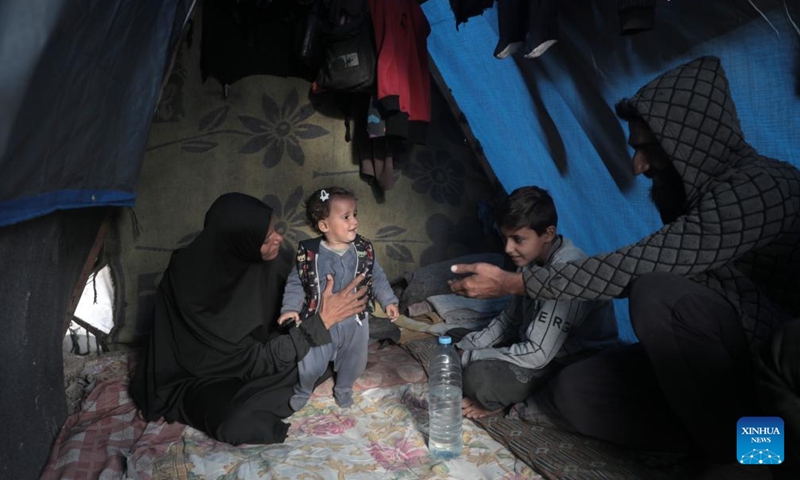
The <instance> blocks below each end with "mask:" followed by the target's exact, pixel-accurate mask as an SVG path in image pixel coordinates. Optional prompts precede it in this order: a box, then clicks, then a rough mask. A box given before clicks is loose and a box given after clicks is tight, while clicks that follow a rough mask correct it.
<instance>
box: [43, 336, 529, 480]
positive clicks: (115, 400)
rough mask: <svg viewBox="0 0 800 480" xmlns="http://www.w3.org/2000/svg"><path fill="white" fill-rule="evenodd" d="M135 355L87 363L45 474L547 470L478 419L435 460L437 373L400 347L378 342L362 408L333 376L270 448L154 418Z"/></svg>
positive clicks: (511, 474)
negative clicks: (433, 390) (432, 383)
mask: <svg viewBox="0 0 800 480" xmlns="http://www.w3.org/2000/svg"><path fill="white" fill-rule="evenodd" d="M132 363H133V362H129V355H128V354H124V353H122V354H120V353H115V354H110V355H104V356H102V357H99V358H97V359H95V360H91V361H89V362H87V363H86V365H85V366H84V368H83V370H82V372H81V375H80V376H81V378H82V379H83V380H84V381H85V383H86V384H87V387H86V391H87V392H86V395H85V398H84V399H83V401H82V402H81V408H80V410H79V411H78V412H77V413H75V414H73V415H71V416H70V417H69V418H68V419H67V422H66V423H65V424H64V426H63V427H62V429H61V432H60V434H59V437H58V438H57V440H56V442H55V445H54V447H53V450H52V452H51V456H50V460H49V462H48V464H47V466H46V467H45V471H44V473H43V476H42V478H43V479H46V480H47V479H82V478H102V479H104V480H105V479H123V478H125V479H128V478H130V479H143V480H154V479H176V478H177V479H189V478H209V479H210V478H220V477H223V478H227V479H235V478H264V477H267V478H304V477H305V478H319V479H326V478H330V479H338V478H344V477H346V478H348V479H359V478H365V479H367V478H370V479H371V478H414V479H421V478H426V479H427V478H430V479H434V478H435V479H463V478H492V479H496V478H505V479H523V478H524V479H528V478H541V477H539V476H538V475H537V474H535V473H534V471H533V470H532V469H531V467H529V466H528V465H527V464H526V463H525V462H523V461H521V460H519V459H517V458H516V457H515V456H514V455H513V454H512V453H511V452H510V451H509V450H508V449H507V448H506V447H504V446H503V445H501V444H500V443H499V442H497V441H496V440H494V439H493V438H492V437H491V435H489V434H488V433H487V432H486V431H485V430H483V429H482V428H480V427H478V426H477V425H475V424H474V423H472V422H470V421H466V422H464V431H465V433H464V442H465V449H464V453H463V454H462V455H461V456H460V457H459V458H457V459H455V460H450V461H444V462H443V461H437V460H435V459H433V458H431V457H430V456H429V455H428V449H427V445H426V434H425V432H426V430H427V426H426V425H427V403H426V398H427V382H426V381H425V380H426V378H427V377H426V375H425V372H424V370H423V368H422V366H421V365H420V363H419V362H418V361H417V360H416V359H414V358H413V357H412V356H411V355H409V354H408V353H407V352H406V351H405V350H403V349H401V348H399V347H397V346H394V345H389V346H387V347H386V348H380V347H379V344H373V345H371V346H370V351H369V357H368V365H367V370H366V371H365V372H364V374H363V375H362V376H361V377H360V378H359V380H358V382H357V383H356V385H355V386H354V391H355V392H356V394H355V404H354V406H352V407H351V408H349V409H340V408H339V407H337V406H336V405H335V403H334V401H333V398H332V396H331V388H332V381H331V380H328V381H327V382H325V383H323V384H322V385H320V386H319V387H318V388H317V389H316V391H315V392H314V395H312V398H311V400H310V401H309V403H308V404H307V405H306V406H305V407H304V408H303V409H301V410H300V411H298V412H297V413H295V415H293V416H292V417H290V418H289V419H287V421H288V422H291V427H290V429H289V433H288V438H287V440H286V442H285V443H283V444H278V445H267V446H264V445H240V446H237V447H234V446H231V445H227V444H224V443H221V442H217V441H215V440H213V439H211V438H209V437H208V436H207V435H205V434H203V433H202V432H200V431H198V430H195V429H193V428H191V427H186V426H184V425H181V424H179V423H173V424H167V423H165V422H163V421H158V422H150V423H147V422H145V421H144V420H143V419H142V417H141V416H140V415H138V412H137V410H136V408H135V406H134V404H133V403H132V402H131V400H130V398H129V397H128V394H127V388H128V379H129V371H130V370H131V367H132Z"/></svg>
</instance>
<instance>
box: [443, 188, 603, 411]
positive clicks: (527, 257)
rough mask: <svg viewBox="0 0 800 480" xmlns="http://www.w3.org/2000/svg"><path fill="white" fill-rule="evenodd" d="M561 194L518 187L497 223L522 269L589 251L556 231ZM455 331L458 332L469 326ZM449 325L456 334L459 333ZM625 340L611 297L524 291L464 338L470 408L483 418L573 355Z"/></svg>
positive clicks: (538, 384) (511, 401)
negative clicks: (554, 296)
mask: <svg viewBox="0 0 800 480" xmlns="http://www.w3.org/2000/svg"><path fill="white" fill-rule="evenodd" d="M557 222H558V215H557V213H556V207H555V204H554V203H553V199H552V198H551V197H550V195H549V194H548V193H547V191H545V190H543V189H541V188H538V187H521V188H518V189H516V190H514V191H513V192H512V193H511V195H510V196H509V197H508V198H507V199H506V200H505V201H504V202H503V203H502V204H501V205H500V207H499V209H498V213H497V223H498V226H499V228H500V232H501V233H502V234H503V237H504V239H505V251H506V253H507V254H508V256H509V257H511V260H512V261H513V262H514V265H516V266H517V268H518V269H519V270H521V269H524V268H527V267H529V266H531V265H532V264H534V262H535V264H537V265H542V266H548V265H552V264H557V263H561V262H568V261H570V260H574V259H576V258H581V257H585V256H586V255H585V254H584V253H583V252H582V251H581V250H580V249H579V248H577V247H576V246H574V245H573V244H572V242H570V241H569V240H568V239H566V238H564V237H563V236H561V235H558V234H557V233H556V224H557ZM451 332H452V335H453V336H455V338H458V337H459V333H461V332H453V331H451ZM451 332H448V333H451ZM617 343H618V334H617V323H616V319H615V318H614V309H613V305H612V304H611V303H610V302H608V301H602V302H600V301H538V300H534V299H532V298H530V297H527V296H516V297H514V299H513V300H512V301H511V303H510V304H509V305H508V307H507V308H506V309H505V310H504V311H503V312H502V313H501V314H500V315H499V316H497V317H496V318H494V319H493V320H492V321H491V323H489V325H488V326H486V328H484V329H483V330H480V331H476V332H472V333H468V334H466V335H465V336H463V337H462V338H461V340H460V341H459V342H458V343H456V347H457V348H459V349H461V350H463V353H462V358H461V362H462V365H463V369H464V371H463V381H464V397H465V398H464V400H463V402H462V412H463V414H464V415H465V416H466V417H468V418H480V417H483V416H486V415H491V414H494V413H498V412H501V411H503V410H505V408H506V407H509V406H511V405H513V404H515V403H519V402H523V401H525V399H526V398H527V397H528V396H530V395H531V394H533V393H534V392H535V391H536V390H538V389H539V388H541V387H542V386H543V385H544V383H545V382H546V381H547V380H548V379H549V378H551V377H552V376H553V375H555V374H556V373H557V372H558V370H560V369H561V368H562V367H564V366H565V365H567V364H569V363H570V362H571V361H574V360H577V359H580V358H585V356H587V355H590V354H591V352H592V351H597V350H599V349H601V348H605V347H608V346H612V345H616V344H617Z"/></svg>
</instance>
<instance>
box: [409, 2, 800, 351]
mask: <svg viewBox="0 0 800 480" xmlns="http://www.w3.org/2000/svg"><path fill="white" fill-rule="evenodd" d="M790 3H791V4H790ZM423 9H424V11H425V13H426V15H427V17H428V20H429V22H430V23H431V27H432V33H431V35H430V37H429V39H428V50H429V52H430V55H431V57H432V60H433V61H434V63H435V64H436V66H437V68H438V70H439V71H440V73H441V75H442V77H443V79H444V81H445V83H446V84H447V86H448V87H449V88H450V90H451V91H452V94H453V96H454V98H455V100H456V102H457V104H458V106H459V107H460V109H461V110H462V111H463V112H464V114H465V116H466V119H467V121H468V123H469V126H470V128H471V130H472V132H473V133H474V135H475V137H476V138H477V140H478V141H479V142H480V144H481V146H482V148H483V151H484V153H485V155H486V157H487V159H488V161H489V163H490V165H491V168H492V170H493V171H494V173H495V174H496V175H497V177H498V180H499V181H500V183H501V184H502V185H503V187H504V188H505V189H506V190H507V191H509V192H510V191H511V190H513V189H515V188H517V187H520V186H523V185H538V186H541V187H543V188H546V189H547V190H549V191H550V193H551V194H552V195H553V197H554V199H555V202H556V207H557V209H558V213H559V231H560V232H561V233H563V234H565V235H566V236H568V237H570V238H571V239H572V240H573V241H574V242H575V243H576V244H577V245H578V246H580V247H581V248H582V249H584V250H585V251H586V252H587V253H589V254H592V253H598V252H604V251H610V250H613V249H616V248H618V247H620V246H623V245H626V244H629V243H632V242H634V241H636V240H638V239H639V238H641V237H643V236H644V235H646V234H648V233H651V232H653V231H654V230H656V229H658V228H659V227H660V225H661V223H660V219H659V216H658V214H657V212H656V210H655V208H654V207H653V206H652V204H651V203H650V200H649V198H648V189H649V185H650V181H649V180H647V179H644V178H641V179H639V178H636V179H634V178H632V177H631V175H630V174H629V171H628V170H627V169H629V168H630V155H631V154H632V151H631V150H630V149H629V148H628V147H627V145H626V140H627V124H626V122H620V121H619V120H617V119H616V118H615V116H614V113H613V106H614V104H615V103H616V102H617V101H619V100H620V99H622V98H624V97H630V96H632V95H633V94H634V93H636V91H637V90H638V89H639V88H640V87H641V86H643V85H644V84H645V83H647V82H648V81H649V80H651V79H653V78H654V77H656V76H658V75H659V74H660V73H662V72H664V71H666V70H668V69H670V68H672V67H674V66H677V65H679V64H681V63H684V62H687V61H689V60H692V59H694V58H697V57H700V56H704V55H713V56H717V57H720V59H721V61H722V65H723V67H724V68H725V70H726V72H727V74H728V77H729V80H730V84H731V92H732V95H733V98H734V101H735V102H736V106H737V108H738V113H739V119H740V121H741V124H742V127H743V130H744V133H745V137H746V139H747V141H748V142H749V143H750V144H751V145H752V146H754V147H755V148H756V149H757V150H758V151H759V152H760V153H761V154H763V155H766V156H770V157H773V158H777V159H781V160H785V161H789V162H791V163H793V164H795V165H800V31H798V30H797V26H796V23H797V22H798V20H800V5H798V3H797V2H784V1H757V0H753V1H752V2H749V1H746V0H744V1H738V0H735V1H731V0H704V1H701V2H698V1H688V0H672V1H658V2H656V9H655V28H654V29H653V30H650V31H645V32H640V33H637V34H634V35H628V36H623V35H621V34H620V26H619V17H618V12H617V10H616V2H589V1H580V0H576V1H570V2H560V11H559V14H558V17H557V18H556V19H554V21H557V22H558V26H559V30H560V33H559V41H558V43H556V44H555V45H554V46H553V47H551V48H550V49H549V50H547V51H546V52H545V54H544V55H542V56H541V57H539V58H534V59H524V58H521V57H520V56H519V54H516V55H514V56H513V57H507V58H505V59H503V60H499V59H497V58H495V57H494V56H493V51H494V48H495V45H496V44H497V41H498V24H497V12H496V7H495V8H492V9H489V10H486V11H485V12H484V14H483V15H481V16H475V17H472V18H470V19H469V20H468V21H467V22H466V23H463V24H461V25H459V27H458V29H456V22H455V17H454V14H453V12H452V11H451V7H450V3H449V2H448V1H446V0H429V1H428V2H426V3H425V4H424V5H423ZM616 306H617V316H618V318H620V320H621V324H622V328H623V330H625V327H626V320H627V305H626V304H625V303H624V301H619V302H618V303H617V305H616ZM623 334H624V335H625V336H626V337H627V338H628V339H631V340H632V339H634V336H633V333H632V332H631V331H630V329H629V328H628V329H627V331H624V332H623Z"/></svg>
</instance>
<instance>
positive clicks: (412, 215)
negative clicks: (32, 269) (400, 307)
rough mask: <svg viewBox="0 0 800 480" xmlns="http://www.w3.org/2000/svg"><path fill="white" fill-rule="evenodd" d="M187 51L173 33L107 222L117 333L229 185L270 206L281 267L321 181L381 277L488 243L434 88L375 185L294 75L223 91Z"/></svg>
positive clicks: (480, 180)
mask: <svg viewBox="0 0 800 480" xmlns="http://www.w3.org/2000/svg"><path fill="white" fill-rule="evenodd" d="M195 37H198V35H197V33H195ZM198 51H199V42H194V43H193V44H191V45H189V44H188V43H187V42H183V47H182V50H181V51H180V52H179V54H178V57H177V59H176V62H175V65H174V68H173V71H172V73H171V76H170V78H169V80H168V82H167V84H166V86H165V88H164V91H163V93H162V97H161V101H160V104H159V107H158V110H157V111H156V112H155V116H154V122H153V125H152V128H151V131H150V139H149V144H148V148H147V153H146V157H145V160H144V164H143V167H142V168H143V170H142V175H141V184H140V185H139V189H138V200H137V203H136V206H135V208H134V209H133V213H131V212H125V213H124V214H123V215H122V216H121V217H120V218H119V221H118V222H117V226H118V229H117V233H118V237H119V244H118V248H119V251H120V255H119V262H118V264H117V269H118V270H119V273H118V275H117V278H118V279H119V280H118V283H120V285H119V288H120V289H121V291H124V296H125V300H124V305H122V308H120V310H119V315H118V319H117V325H118V326H117V329H116V331H115V337H116V340H117V341H119V342H122V343H127V342H135V341H136V339H137V338H138V337H139V336H140V335H141V334H142V333H143V332H144V331H145V330H146V329H147V328H148V326H149V323H150V322H151V318H152V308H153V299H154V292H155V286H156V285H157V282H158V281H159V280H160V276H161V272H162V271H163V270H164V268H165V267H166V265H167V262H168V260H169V255H170V253H171V252H172V251H173V250H174V249H175V248H178V247H181V246H184V245H186V244H188V243H189V242H191V241H192V239H193V238H194V237H195V236H196V235H197V234H198V233H199V231H200V229H201V228H202V221H203V215H204V213H205V211H206V209H207V208H208V207H209V206H210V205H211V203H212V202H213V201H214V199H215V198H216V197H217V196H219V195H220V194H222V193H225V192H229V191H241V192H245V193H248V194H251V195H253V196H256V197H258V198H261V199H263V200H264V201H265V202H266V203H267V204H269V205H270V206H272V207H273V209H274V211H275V215H276V217H277V228H278V230H279V231H280V232H281V233H283V234H284V237H285V242H284V245H283V247H282V250H281V259H282V261H283V262H284V263H283V265H285V267H283V268H290V267H289V266H290V265H292V262H293V252H294V250H295V248H296V245H297V242H298V241H299V240H301V239H304V238H308V237H309V236H311V235H312V232H311V230H310V228H309V227H308V226H307V225H306V224H305V217H304V209H303V201H304V200H305V198H306V197H307V196H308V195H309V194H310V193H311V192H312V191H314V190H315V189H317V188H322V187H325V186H329V185H339V186H342V187H345V188H348V189H350V190H353V191H354V192H355V193H356V195H357V197H358V199H359V203H358V208H359V219H360V221H361V225H360V228H359V230H360V233H361V234H362V235H364V236H366V237H367V238H370V239H371V240H372V241H373V243H374V244H375V247H376V253H377V255H378V260H379V261H380V262H381V265H382V266H383V267H384V269H385V270H386V272H387V275H388V277H389V279H390V281H391V280H395V279H399V278H401V277H402V276H403V274H404V273H405V272H409V271H413V270H415V269H416V268H418V267H421V266H425V265H428V264H431V263H435V262H438V261H443V260H447V259H450V258H454V257H457V256H460V255H464V254H468V253H478V252H487V251H499V250H500V248H501V246H500V242H499V238H498V237H497V236H496V235H495V234H494V233H493V232H492V230H491V228H488V227H486V226H485V225H486V224H487V221H486V220H485V218H484V217H483V216H482V215H479V212H481V211H485V208H483V209H482V208H481V207H482V206H485V202H488V201H490V200H491V198H492V197H493V195H494V193H495V192H493V191H492V187H491V185H490V183H489V181H488V179H487V177H486V175H485V173H484V171H483V170H482V167H481V166H480V165H479V163H478V162H477V160H476V159H475V157H474V155H473V154H472V152H471V150H470V149H469V148H468V147H467V146H466V145H465V144H464V140H463V136H462V134H461V132H460V130H459V128H458V126H457V124H456V122H455V120H454V118H453V116H452V114H451V112H450V110H449V109H448V106H447V105H446V103H445V101H444V99H443V98H442V97H441V95H440V94H439V92H438V91H436V89H435V88H434V99H433V117H434V118H433V121H432V125H431V128H430V131H429V141H428V144H427V145H425V146H409V147H408V148H407V149H406V150H405V151H404V152H399V153H397V154H396V155H395V157H394V160H395V172H394V174H395V186H394V188H393V189H391V190H389V191H387V192H380V191H378V190H376V187H373V186H371V185H370V184H369V183H368V182H367V181H366V180H364V179H362V178H361V177H360V175H359V167H358V164H357V163H356V161H355V160H354V155H353V153H352V146H351V143H349V142H346V141H345V125H344V122H343V120H342V117H341V115H338V116H337V115H335V114H330V113H327V112H336V111H337V110H336V108H335V107H330V106H328V107H329V108H325V107H326V105H322V106H319V105H318V106H315V105H312V102H311V101H310V100H309V96H308V91H309V84H308V83H307V82H306V81H304V80H301V79H296V78H280V77H270V76H251V77H246V78H244V79H243V80H240V81H239V82H237V83H235V84H233V85H231V86H230V87H229V91H228V96H227V98H225V96H224V95H223V91H222V88H221V86H220V84H219V83H218V82H216V81H215V80H213V79H209V80H207V81H206V82H205V83H203V82H202V81H201V79H200V69H199V52H198ZM315 103H317V102H315ZM353 128H358V126H357V125H354V126H353ZM134 214H135V215H134ZM482 219H483V221H482ZM134 233H136V234H134Z"/></svg>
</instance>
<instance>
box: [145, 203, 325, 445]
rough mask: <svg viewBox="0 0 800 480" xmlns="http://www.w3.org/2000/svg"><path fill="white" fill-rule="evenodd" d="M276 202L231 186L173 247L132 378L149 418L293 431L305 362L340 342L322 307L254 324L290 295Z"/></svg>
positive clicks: (271, 434)
mask: <svg viewBox="0 0 800 480" xmlns="http://www.w3.org/2000/svg"><path fill="white" fill-rule="evenodd" d="M271 216H272V211H271V209H270V208H269V207H267V206H266V205H265V204H263V203H262V202H261V201H259V200H258V199H256V198H253V197H250V196H248V195H244V194H239V193H231V194H226V195H223V196H221V197H220V198H218V199H217V201H215V202H214V204H213V205H212V206H211V208H210V209H209V210H208V212H207V213H206V217H205V225H204V228H203V231H202V232H201V233H200V235H199V236H198V237H197V238H196V239H195V240H194V241H193V242H192V243H191V244H190V245H189V246H187V247H186V248H184V249H181V250H177V251H175V252H174V253H173V254H172V258H171V259H170V263H169V266H168V267H167V270H166V271H165V272H164V277H163V279H162V280H161V283H160V284H159V287H158V290H157V293H156V307H155V319H154V324H153V331H152V333H151V335H150V342H149V345H148V347H147V349H146V351H145V352H143V356H142V357H141V358H140V360H139V366H138V368H137V371H136V374H135V375H134V378H133V379H132V381H131V388H130V391H131V396H132V398H133V399H134V401H135V402H136V404H137V405H138V406H139V408H140V409H141V411H142V415H143V416H144V418H145V419H146V420H148V421H151V420H156V419H158V418H159V417H161V416H163V417H164V418H165V419H166V420H167V421H169V422H173V421H179V422H182V423H186V424H188V425H191V426H193V427H195V428H197V429H199V430H202V431H204V432H206V433H207V434H209V435H210V436H212V437H214V438H216V439H218V440H221V441H225V442H227V443H232V444H239V443H276V442H282V441H283V440H284V439H285V438H286V430H287V429H288V425H287V424H285V423H283V422H281V419H283V418H286V417H288V416H290V415H291V414H292V410H291V408H290V407H289V398H290V397H291V395H292V386H293V385H294V384H295V383H296V382H297V362H298V361H299V360H300V359H302V358H303V356H305V354H306V353H307V352H308V349H309V348H310V347H311V346H313V345H320V344H324V343H327V342H330V334H329V333H328V331H327V329H326V328H325V326H324V325H323V323H322V321H321V320H320V319H319V317H312V318H310V319H307V320H305V321H303V323H302V324H301V325H300V327H299V328H291V329H289V330H288V332H287V333H284V334H279V335H273V336H272V337H271V338H270V339H269V340H267V341H266V342H263V341H260V340H259V339H258V338H256V336H254V335H253V333H254V332H255V331H257V330H259V329H261V328H262V326H263V325H264V324H265V323H266V324H274V321H275V319H268V318H266V315H267V314H268V312H274V311H275V304H279V303H280V290H279V286H276V285H271V284H270V282H268V281H267V279H268V278H269V277H268V275H267V264H266V263H265V262H264V261H263V260H262V258H261V254H260V250H259V249H260V247H261V245H262V243H263V242H264V239H265V237H266V236H267V232H268V229H269V223H270V219H271Z"/></svg>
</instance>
